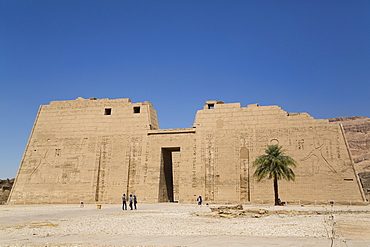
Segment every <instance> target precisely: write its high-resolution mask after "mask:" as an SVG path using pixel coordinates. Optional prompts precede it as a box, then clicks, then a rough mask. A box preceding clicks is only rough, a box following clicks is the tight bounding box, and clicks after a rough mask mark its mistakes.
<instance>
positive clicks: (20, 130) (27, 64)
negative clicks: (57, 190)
mask: <svg viewBox="0 0 370 247" xmlns="http://www.w3.org/2000/svg"><path fill="white" fill-rule="evenodd" d="M369 13H370V1H367V0H366V1H362V0H356V1H349V0H348V1H341V0H336V1H334V0H327V1H325V0H320V1H319V0H317V1H315V0H313V1H306V0H304V1H303V0H302V1H299V0H292V1H272V0H271V1H264V0H258V1H257V0H255V1H248V0H241V1H238V0H212V1H211V0H194V1H192V0H187V1H180V0H176V1H174V0H169V1H161V0H156V1H155V0H151V1H141V0H135V1H134V0H118V1H115V0H109V1H94V0H78V1H68V0H52V1H50V0H42V1H41V0H34V1H29V0H23V1H20V0H11V1H10V0H0V85H1V91H0V92H1V97H0V106H1V108H2V109H3V110H2V112H3V114H2V117H1V121H0V157H1V159H0V178H2V179H4V178H8V177H9V178H12V177H15V175H16V172H17V170H18V167H19V164H20V161H21V159H22V155H23V152H24V149H25V147H26V144H27V141H28V137H29V134H30V132H31V129H32V125H33V122H34V120H35V117H36V113H37V110H38V107H39V106H40V105H46V104H49V102H50V101H54V100H74V99H76V98H77V97H84V98H89V97H96V98H112V99H114V98H130V99H131V100H132V101H133V102H143V101H149V102H151V103H152V104H153V105H154V107H155V109H156V110H157V114H158V118H159V124H160V127H161V128H162V129H168V128H188V127H190V126H191V125H192V124H193V121H194V117H195V113H196V111H197V110H200V109H201V108H202V107H203V105H204V103H205V101H206V100H222V101H225V102H227V103H233V102H240V103H241V104H242V106H246V105H248V104H253V103H259V104H260V105H279V106H280V107H282V108H283V109H284V110H286V111H288V112H308V113H309V114H311V115H312V116H313V117H315V118H332V117H339V116H365V117H370V110H369V106H370V97H369V92H370V14H369Z"/></svg>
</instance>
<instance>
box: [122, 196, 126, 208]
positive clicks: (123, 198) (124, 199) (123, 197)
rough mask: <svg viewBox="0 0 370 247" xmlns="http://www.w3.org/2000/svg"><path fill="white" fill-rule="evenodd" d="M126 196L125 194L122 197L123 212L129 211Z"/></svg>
mask: <svg viewBox="0 0 370 247" xmlns="http://www.w3.org/2000/svg"><path fill="white" fill-rule="evenodd" d="M126 201H127V199H126V194H123V196H122V210H127V204H126Z"/></svg>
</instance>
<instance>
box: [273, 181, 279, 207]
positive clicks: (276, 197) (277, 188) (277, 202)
mask: <svg viewBox="0 0 370 247" xmlns="http://www.w3.org/2000/svg"><path fill="white" fill-rule="evenodd" d="M274 192H275V205H279V187H278V179H277V176H276V174H275V176H274Z"/></svg>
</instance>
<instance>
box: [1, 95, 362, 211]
mask: <svg viewBox="0 0 370 247" xmlns="http://www.w3.org/2000/svg"><path fill="white" fill-rule="evenodd" d="M271 144H278V145H281V146H283V148H284V149H285V150H286V151H285V153H286V154H287V155H289V156H291V157H292V158H294V159H295V160H296V161H297V167H296V168H295V169H294V172H295V174H296V180H295V181H294V182H292V181H289V182H287V181H284V180H281V181H280V182H279V194H280V197H281V199H282V200H283V201H287V202H288V203H296V204H298V203H299V204H314V203H317V204H321V203H329V202H335V203H341V204H361V203H365V197H364V193H363V190H362V187H361V184H360V182H359V179H358V176H357V174H356V171H355V169H354V165H353V161H352V158H351V153H350V151H349V149H348V145H347V142H346V138H345V135H344V131H343V128H342V126H341V125H339V124H335V123H329V121H328V120H323V119H314V118H313V117H311V116H310V115H309V114H307V113H287V112H286V111H284V110H282V109H281V108H280V107H278V106H259V105H258V104H253V105H248V106H247V107H241V105H240V103H229V104H226V103H224V102H222V101H207V102H206V103H205V105H204V107H203V109H202V110H199V111H198V112H197V113H196V116H195V121H194V124H193V126H191V127H190V128H185V129H160V128H159V125H158V120H157V114H156V111H155V110H154V108H153V105H152V104H151V103H149V102H142V103H132V102H131V100H130V99H96V98H90V99H83V98H77V99H76V100H69V101H52V102H51V103H50V104H49V105H42V106H40V109H39V111H38V114H37V116H36V120H35V123H34V126H33V129H32V132H31V134H30V138H29V141H28V144H27V147H26V149H25V152H24V155H23V159H22V162H21V164H20V167H19V170H18V174H17V177H16V181H15V184H14V187H13V189H12V191H11V194H10V196H9V199H8V203H9V204H31V203H79V202H80V201H84V202H85V203H121V196H122V194H123V193H125V194H135V195H137V196H138V199H139V201H140V202H141V203H160V202H179V203H195V201H196V198H197V197H198V196H199V195H202V197H203V200H204V202H208V203H222V204H224V203H243V204H247V203H258V204H260V203H273V199H274V196H273V182H272V181H271V180H263V181H261V182H257V181H256V180H255V179H254V178H253V173H254V170H255V168H254V167H253V165H252V164H253V161H254V160H255V159H256V157H258V156H259V155H262V154H264V150H265V149H266V147H267V145H271Z"/></svg>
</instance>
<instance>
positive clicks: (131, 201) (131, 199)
mask: <svg viewBox="0 0 370 247" xmlns="http://www.w3.org/2000/svg"><path fill="white" fill-rule="evenodd" d="M133 202H134V198H132V195H130V204H129V205H130V209H131V210H132V203H133Z"/></svg>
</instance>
